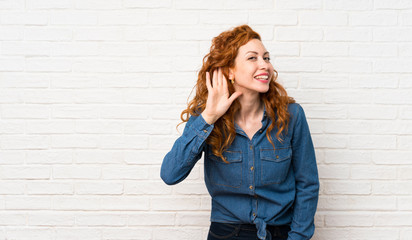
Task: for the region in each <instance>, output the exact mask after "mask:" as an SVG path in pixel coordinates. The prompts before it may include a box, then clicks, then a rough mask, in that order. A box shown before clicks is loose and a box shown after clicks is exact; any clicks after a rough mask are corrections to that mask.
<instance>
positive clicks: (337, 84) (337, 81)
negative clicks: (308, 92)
mask: <svg viewBox="0 0 412 240" xmlns="http://www.w3.org/2000/svg"><path fill="white" fill-rule="evenodd" d="M300 86H301V88H305V89H337V88H338V89H344V88H347V87H348V86H349V84H348V79H347V78H346V77H339V76H331V75H330V76H328V75H323V76H307V77H304V78H303V79H302V80H301V81H300Z"/></svg>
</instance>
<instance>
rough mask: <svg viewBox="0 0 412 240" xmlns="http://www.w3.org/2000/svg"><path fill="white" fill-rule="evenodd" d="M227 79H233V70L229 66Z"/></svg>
mask: <svg viewBox="0 0 412 240" xmlns="http://www.w3.org/2000/svg"><path fill="white" fill-rule="evenodd" d="M229 79H232V80H233V79H235V74H234V70H233V69H232V68H229Z"/></svg>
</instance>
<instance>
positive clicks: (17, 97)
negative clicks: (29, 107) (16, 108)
mask: <svg viewBox="0 0 412 240" xmlns="http://www.w3.org/2000/svg"><path fill="white" fill-rule="evenodd" d="M23 102H24V94H23V92H22V91H19V90H12V89H8V90H6V91H5V90H0V103H9V104H11V103H17V104H18V103H23Z"/></svg>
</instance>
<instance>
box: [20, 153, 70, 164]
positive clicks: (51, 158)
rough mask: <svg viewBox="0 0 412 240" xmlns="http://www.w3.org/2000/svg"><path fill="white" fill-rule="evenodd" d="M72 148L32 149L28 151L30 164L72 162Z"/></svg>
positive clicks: (27, 159)
mask: <svg viewBox="0 0 412 240" xmlns="http://www.w3.org/2000/svg"><path fill="white" fill-rule="evenodd" d="M72 155H73V154H72V152H71V151H70V150H67V151H65V150H32V151H26V163H28V164H70V163H72V162H73V156H72Z"/></svg>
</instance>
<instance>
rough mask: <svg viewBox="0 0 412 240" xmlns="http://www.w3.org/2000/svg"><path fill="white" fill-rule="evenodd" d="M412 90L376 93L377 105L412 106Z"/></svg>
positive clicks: (388, 90) (380, 91)
mask: <svg viewBox="0 0 412 240" xmlns="http://www.w3.org/2000/svg"><path fill="white" fill-rule="evenodd" d="M411 93H412V90H399V89H396V90H390V89H387V90H385V91H382V90H379V91H375V103H379V104H393V105H397V104H400V105H403V104H412V94H411Z"/></svg>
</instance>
